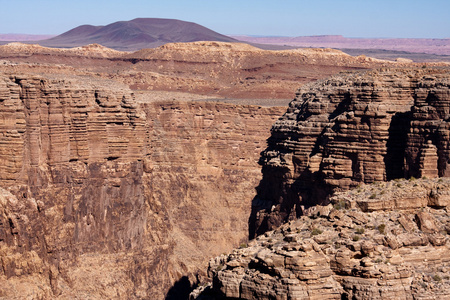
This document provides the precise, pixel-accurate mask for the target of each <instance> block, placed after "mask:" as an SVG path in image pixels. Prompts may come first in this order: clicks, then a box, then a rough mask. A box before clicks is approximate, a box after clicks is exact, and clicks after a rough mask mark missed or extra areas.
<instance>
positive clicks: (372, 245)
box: [191, 179, 450, 299]
mask: <svg viewBox="0 0 450 300" xmlns="http://www.w3.org/2000/svg"><path fill="white" fill-rule="evenodd" d="M383 185H385V187H386V188H387V189H386V190H385V196H386V197H387V198H389V195H390V196H392V197H395V199H397V200H398V202H402V203H407V202H414V201H412V200H411V199H410V196H414V195H416V193H418V194H422V193H424V192H425V191H427V192H428V194H430V193H432V192H435V191H439V190H445V191H446V192H447V193H448V190H449V187H450V181H449V180H448V179H444V180H442V179H439V180H438V179H434V180H430V179H428V180H414V181H412V182H411V181H410V182H408V181H406V180H403V181H393V182H389V183H386V184H383ZM399 185H400V186H399ZM380 188H382V187H381V186H380V185H363V186H361V187H359V188H358V189H355V190H352V191H350V192H346V193H341V194H339V195H337V196H335V198H334V199H333V203H334V206H332V205H331V204H330V205H328V206H315V207H312V208H310V209H309V210H308V211H306V214H307V215H304V216H302V217H300V218H299V219H297V220H294V221H290V222H288V223H287V224H284V225H282V226H281V227H279V228H278V229H276V230H274V231H270V232H266V233H265V234H264V235H261V236H258V237H257V238H256V239H255V240H253V241H251V242H250V243H249V244H248V245H243V246H242V248H241V249H237V250H234V251H233V252H232V253H231V254H229V255H227V256H226V255H222V256H219V257H217V258H215V259H213V260H211V261H210V265H209V274H210V276H211V278H212V280H213V284H212V285H209V286H207V287H203V288H200V289H197V290H196V291H195V292H194V293H192V294H191V299H448V297H450V281H449V278H450V271H449V270H450V268H449V267H450V251H449V250H450V247H449V245H450V244H449V233H450V223H449V220H450V218H449V217H450V215H449V212H448V208H449V206H448V204H449V202H446V204H447V206H444V207H441V208H432V207H430V206H429V205H433V203H432V202H428V205H427V204H426V203H425V205H424V206H422V207H421V208H420V209H417V208H416V209H407V210H401V209H392V208H391V207H387V208H386V209H384V208H379V209H378V210H377V211H374V212H370V213H368V212H364V211H362V210H361V209H359V208H358V207H357V206H356V207H352V206H351V205H349V204H351V203H352V201H351V200H349V199H353V200H355V201H358V204H359V205H361V206H362V207H364V205H363V204H362V203H363V202H371V201H372V200H373V198H374V197H372V196H371V195H373V193H374V190H375V191H380ZM369 195H370V196H369ZM402 196H403V197H406V198H403V197H402ZM408 196H409V197H408ZM377 197H379V195H377ZM402 198H403V199H402ZM400 199H401V200H400ZM344 200H345V201H344ZM447 200H448V195H447ZM433 206H434V205H433ZM410 207H414V204H413V203H411V205H410ZM391 209H392V210H391Z"/></svg>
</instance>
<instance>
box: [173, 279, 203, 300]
mask: <svg viewBox="0 0 450 300" xmlns="http://www.w3.org/2000/svg"><path fill="white" fill-rule="evenodd" d="M197 287H198V284H196V283H195V284H191V282H190V281H189V278H188V277H187V276H183V277H181V278H180V279H179V280H178V281H177V282H175V284H174V285H173V286H172V287H171V288H170V290H169V291H168V292H167V295H166V298H165V300H185V299H189V294H190V293H191V292H192V291H193V290H194V289H196V288H197Z"/></svg>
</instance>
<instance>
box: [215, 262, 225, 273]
mask: <svg viewBox="0 0 450 300" xmlns="http://www.w3.org/2000/svg"><path fill="white" fill-rule="evenodd" d="M223 266H224V264H220V265H218V266H217V267H216V272H219V271H220V270H222V269H223Z"/></svg>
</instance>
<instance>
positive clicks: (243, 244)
mask: <svg viewBox="0 0 450 300" xmlns="http://www.w3.org/2000/svg"><path fill="white" fill-rule="evenodd" d="M247 247H248V246H247V244H246V243H242V244H240V245H239V249H244V248H247Z"/></svg>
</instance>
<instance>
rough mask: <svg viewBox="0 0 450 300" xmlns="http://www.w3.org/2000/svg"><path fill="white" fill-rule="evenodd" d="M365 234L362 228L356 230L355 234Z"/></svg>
mask: <svg viewBox="0 0 450 300" xmlns="http://www.w3.org/2000/svg"><path fill="white" fill-rule="evenodd" d="M364 232H365V230H364V228H356V233H357V234H363V233H364Z"/></svg>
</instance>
